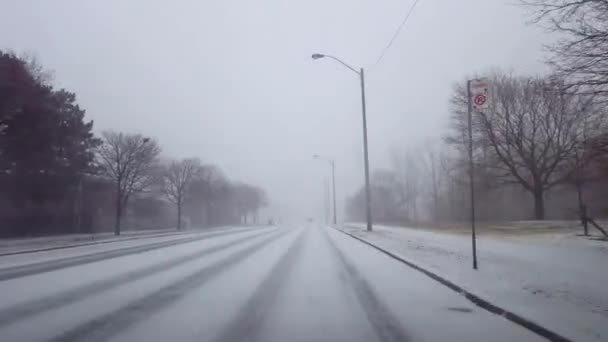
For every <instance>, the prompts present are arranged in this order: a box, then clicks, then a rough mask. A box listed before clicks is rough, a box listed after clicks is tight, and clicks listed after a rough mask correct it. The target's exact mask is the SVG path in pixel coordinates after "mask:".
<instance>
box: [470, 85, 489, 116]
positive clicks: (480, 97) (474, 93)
mask: <svg viewBox="0 0 608 342" xmlns="http://www.w3.org/2000/svg"><path fill="white" fill-rule="evenodd" d="M469 87H470V93H471V99H470V101H471V102H472V103H471V104H472V106H473V108H474V109H475V110H483V109H487V108H488V102H489V101H490V83H489V82H488V81H487V80H485V79H476V80H471V81H470V82H469Z"/></svg>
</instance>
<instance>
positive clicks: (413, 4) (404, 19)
mask: <svg viewBox="0 0 608 342" xmlns="http://www.w3.org/2000/svg"><path fill="white" fill-rule="evenodd" d="M418 1H419V0H414V2H413V3H412V6H410V8H409V10H408V11H407V13H406V14H405V17H404V18H403V21H401V24H399V27H397V30H396V31H395V34H393V37H392V38H391V40H390V41H389V42H388V44H387V45H386V47H385V48H384V50H382V53H381V54H380V57H378V60H377V61H376V63H375V64H374V65H373V66H376V65H378V63H380V61H382V58H384V55H386V52H387V51H388V49H390V47H391V45H393V43H394V42H395V39H397V36H399V33H400V32H401V30H402V29H403V27H404V26H405V24H406V23H407V20H408V19H409V18H410V15H412V12H414V8H416V5H417V4H418Z"/></svg>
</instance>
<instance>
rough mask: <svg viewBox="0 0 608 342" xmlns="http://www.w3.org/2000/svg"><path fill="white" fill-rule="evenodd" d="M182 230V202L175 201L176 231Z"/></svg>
mask: <svg viewBox="0 0 608 342" xmlns="http://www.w3.org/2000/svg"><path fill="white" fill-rule="evenodd" d="M181 229H182V201H181V200H177V230H181Z"/></svg>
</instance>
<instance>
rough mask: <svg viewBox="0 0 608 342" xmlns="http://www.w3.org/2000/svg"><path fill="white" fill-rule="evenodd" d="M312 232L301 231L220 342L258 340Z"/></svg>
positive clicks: (218, 341)
mask: <svg viewBox="0 0 608 342" xmlns="http://www.w3.org/2000/svg"><path fill="white" fill-rule="evenodd" d="M308 232H309V230H308V229H306V230H305V231H304V232H301V233H300V234H299V235H298V237H297V238H296V240H295V241H294V242H293V243H292V244H291V245H290V246H289V247H288V248H287V250H286V251H285V252H284V253H283V254H282V255H281V257H280V258H279V260H278V261H277V263H276V264H275V265H274V266H273V267H272V268H271V270H270V272H269V273H268V275H267V276H266V277H265V278H264V280H263V281H262V283H260V285H259V286H258V287H257V288H256V290H255V292H254V293H253V294H252V295H251V297H250V298H249V300H248V301H247V303H246V304H245V305H244V306H243V308H242V309H240V310H239V313H238V315H237V317H236V318H235V319H234V321H233V322H232V323H230V324H228V326H227V327H226V328H224V329H223V331H222V332H221V333H220V335H219V337H218V338H217V339H216V341H217V342H233V341H256V340H257V331H258V329H259V327H260V326H261V323H262V321H263V320H264V318H265V317H266V313H267V312H268V310H269V309H270V308H271V307H272V305H273V301H274V300H275V298H276V296H277V294H278V293H279V291H280V289H281V288H282V286H283V284H284V283H285V281H286V280H287V279H288V275H289V271H290V270H291V269H292V268H293V267H292V266H293V264H294V263H295V261H296V260H297V258H298V256H299V255H300V254H301V251H302V249H303V246H304V244H305V237H306V236H307V235H308Z"/></svg>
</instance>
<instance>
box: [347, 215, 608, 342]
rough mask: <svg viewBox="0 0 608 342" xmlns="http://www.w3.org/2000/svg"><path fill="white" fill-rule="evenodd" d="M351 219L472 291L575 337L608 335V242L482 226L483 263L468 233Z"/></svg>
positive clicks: (359, 230)
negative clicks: (369, 226)
mask: <svg viewBox="0 0 608 342" xmlns="http://www.w3.org/2000/svg"><path fill="white" fill-rule="evenodd" d="M374 228H375V230H374V231H373V232H371V233H368V232H366V231H365V230H364V226H363V225H347V226H346V227H344V229H346V230H347V231H349V232H351V233H354V234H356V235H357V236H360V237H362V238H364V239H366V240H367V241H370V242H372V243H374V244H376V245H378V246H380V247H383V248H385V249H388V250H390V251H391V252H394V253H396V254H398V255H400V256H402V257H403V258H404V259H406V260H409V261H411V262H412V263H414V264H417V265H418V266H421V267H423V268H426V269H428V270H430V271H432V272H434V273H437V274H439V275H441V276H442V277H444V278H446V279H448V280H450V281H452V282H454V283H456V284H458V285H460V286H462V287H463V288H465V289H467V290H468V291H470V292H472V293H474V294H476V295H478V296H480V297H482V298H484V299H486V300H488V301H490V302H492V303H494V304H496V305H498V306H500V307H503V308H505V309H507V310H510V311H512V312H514V313H517V314H519V315H521V316H523V317H525V318H527V319H530V320H532V321H534V322H536V323H538V324H540V325H542V326H544V327H546V328H548V329H550V330H553V331H555V332H557V333H559V334H561V335H563V336H566V337H569V338H571V339H572V340H575V341H606V340H608V242H607V241H598V240H590V239H586V238H582V237H578V236H577V235H576V233H575V232H573V231H571V230H567V229H564V230H556V233H547V232H543V233H542V234H530V233H529V232H526V233H524V234H522V235H517V234H512V235H502V234H494V233H490V234H488V233H486V234H484V231H481V232H479V233H478V239H477V246H478V260H479V269H478V270H477V271H475V270H473V269H472V256H471V238H470V236H469V235H466V234H462V233H456V234H454V233H450V232H446V231H441V230H433V231H428V230H421V229H411V228H403V227H387V226H374Z"/></svg>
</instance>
